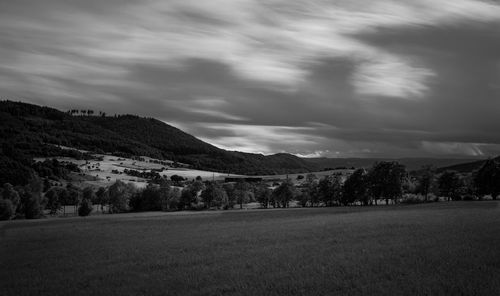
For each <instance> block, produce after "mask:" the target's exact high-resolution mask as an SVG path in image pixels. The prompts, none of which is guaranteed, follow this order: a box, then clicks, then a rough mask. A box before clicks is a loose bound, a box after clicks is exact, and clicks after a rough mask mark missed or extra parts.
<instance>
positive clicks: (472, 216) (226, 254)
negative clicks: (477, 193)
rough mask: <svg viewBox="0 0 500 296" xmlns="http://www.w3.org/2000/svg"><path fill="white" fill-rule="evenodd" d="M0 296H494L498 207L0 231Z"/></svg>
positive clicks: (107, 222) (320, 211)
mask: <svg viewBox="0 0 500 296" xmlns="http://www.w3.org/2000/svg"><path fill="white" fill-rule="evenodd" d="M0 227H1V228H0V236H1V243H0V266H2V268H1V269H0V279H1V281H2V295H5V296H9V295H34V294H39V295H221V294H229V295H498V293H499V291H500V248H499V246H500V208H499V207H498V202H494V201H488V202H469V203H467V202H453V203H437V204H425V205H418V206H388V207H373V208H370V207H359V208H357V207H350V208H314V209H288V210H253V211H250V210H249V211H230V212H203V213H197V214H186V213H182V214H167V213H146V214H145V213H142V214H124V215H112V216H95V217H88V218H85V219H81V218H80V219H79V218H66V219H51V220H45V221H37V222H36V223H33V222H32V221H9V222H3V223H2V224H0Z"/></svg>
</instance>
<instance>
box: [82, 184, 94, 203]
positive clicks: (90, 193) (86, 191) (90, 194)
mask: <svg viewBox="0 0 500 296" xmlns="http://www.w3.org/2000/svg"><path fill="white" fill-rule="evenodd" d="M82 199H88V200H90V201H91V202H92V201H93V200H96V194H95V192H94V189H93V188H92V186H87V187H85V188H83V191H82Z"/></svg>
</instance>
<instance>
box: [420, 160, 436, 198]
mask: <svg viewBox="0 0 500 296" xmlns="http://www.w3.org/2000/svg"><path fill="white" fill-rule="evenodd" d="M434 171H435V170H434V168H433V167H432V166H425V167H423V169H422V173H421V175H420V176H419V178H418V190H417V191H418V192H419V193H421V194H423V195H424V198H425V201H429V199H428V196H429V193H430V191H431V187H432V184H433V182H434Z"/></svg>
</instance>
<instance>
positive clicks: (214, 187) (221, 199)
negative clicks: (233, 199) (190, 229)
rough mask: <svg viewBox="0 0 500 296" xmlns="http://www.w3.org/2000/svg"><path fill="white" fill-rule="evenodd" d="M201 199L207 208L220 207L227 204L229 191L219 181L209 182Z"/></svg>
mask: <svg viewBox="0 0 500 296" xmlns="http://www.w3.org/2000/svg"><path fill="white" fill-rule="evenodd" d="M201 199H202V200H203V202H204V203H205V207H206V208H207V209H209V208H210V207H211V206H215V207H217V208H219V207H221V206H223V205H224V204H227V193H226V191H225V190H224V189H223V188H222V187H221V186H220V185H219V184H218V183H216V182H209V183H208V184H207V186H206V187H205V190H203V191H202V192H201Z"/></svg>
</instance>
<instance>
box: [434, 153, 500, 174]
mask: <svg viewBox="0 0 500 296" xmlns="http://www.w3.org/2000/svg"><path fill="white" fill-rule="evenodd" d="M494 160H496V161H497V162H500V156H497V157H495V158H494ZM485 162H486V160H484V159H483V160H476V161H470V162H462V163H459V164H455V165H450V166H445V167H441V168H439V169H438V172H444V171H456V172H459V173H470V172H473V171H477V170H479V169H480V168H481V167H482V166H483V165H484V163H485Z"/></svg>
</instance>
